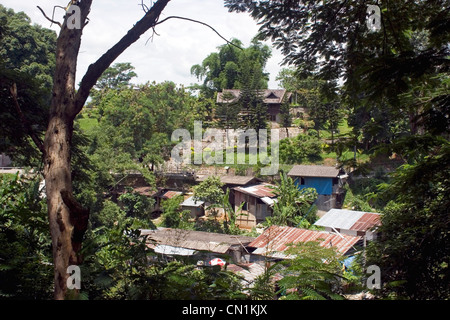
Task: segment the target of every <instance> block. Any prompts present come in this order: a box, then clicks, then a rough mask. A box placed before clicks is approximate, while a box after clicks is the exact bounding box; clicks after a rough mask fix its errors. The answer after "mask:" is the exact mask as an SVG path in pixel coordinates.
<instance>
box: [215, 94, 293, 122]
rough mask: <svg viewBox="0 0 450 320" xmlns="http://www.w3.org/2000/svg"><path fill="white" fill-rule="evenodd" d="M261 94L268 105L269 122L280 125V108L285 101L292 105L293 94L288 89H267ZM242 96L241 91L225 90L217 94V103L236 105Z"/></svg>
mask: <svg viewBox="0 0 450 320" xmlns="http://www.w3.org/2000/svg"><path fill="white" fill-rule="evenodd" d="M261 92H262V96H263V102H264V103H265V104H266V105H267V120H269V121H271V122H273V123H280V122H281V116H280V107H281V105H282V104H283V102H285V101H287V102H288V103H291V100H292V99H291V98H292V94H291V93H290V92H287V91H286V89H265V90H261ZM240 94H241V90H239V89H224V90H223V91H222V92H219V93H218V94H217V100H216V102H217V103H218V104H225V103H235V102H237V101H238V100H239V96H240ZM297 112H298V111H297Z"/></svg>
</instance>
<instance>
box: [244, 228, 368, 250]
mask: <svg viewBox="0 0 450 320" xmlns="http://www.w3.org/2000/svg"><path fill="white" fill-rule="evenodd" d="M360 239H361V237H354V236H349V235H338V234H334V233H330V232H325V231H316V230H307V229H299V228H293V227H286V226H271V227H269V228H268V229H266V230H265V231H264V232H263V233H262V234H261V235H260V236H259V237H257V238H256V239H255V240H254V241H252V242H251V243H250V244H249V247H253V248H257V249H256V250H255V251H254V252H253V253H254V254H267V255H269V256H271V257H280V258H281V257H283V256H284V254H283V251H285V250H286V249H287V248H288V244H293V243H294V244H295V243H299V242H309V241H320V245H321V246H322V247H327V246H332V247H335V248H336V249H337V250H338V251H339V252H341V253H342V254H345V253H346V252H347V251H348V250H350V249H351V248H352V246H354V245H355V244H356V243H357V242H358V241H359V240H360Z"/></svg>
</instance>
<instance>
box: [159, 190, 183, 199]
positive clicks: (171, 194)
mask: <svg viewBox="0 0 450 320" xmlns="http://www.w3.org/2000/svg"><path fill="white" fill-rule="evenodd" d="M182 194H183V192H181V191H167V192H165V193H164V194H163V195H162V196H161V198H163V199H172V198H173V197H176V196H179V195H182Z"/></svg>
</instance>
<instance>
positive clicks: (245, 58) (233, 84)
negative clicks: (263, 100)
mask: <svg viewBox="0 0 450 320" xmlns="http://www.w3.org/2000/svg"><path fill="white" fill-rule="evenodd" d="M231 42H232V43H233V44H234V45H223V46H220V47H218V50H219V52H214V53H211V54H210V55H208V57H206V58H205V59H204V60H203V62H202V64H201V65H199V64H197V65H194V66H192V68H191V74H192V75H194V76H196V77H197V79H198V80H203V84H202V85H200V86H197V87H196V88H197V89H200V92H201V93H202V95H204V96H206V97H208V98H212V97H213V96H214V93H216V92H220V91H222V90H223V89H240V88H242V87H243V86H244V85H246V83H245V82H243V78H242V74H243V73H244V71H243V69H244V68H247V69H248V68H250V69H251V70H253V71H254V72H255V77H257V78H258V80H257V81H258V87H259V88H267V83H268V81H269V77H268V74H266V73H264V72H263V69H264V67H265V65H266V62H267V60H268V59H269V57H270V55H271V52H270V49H269V47H268V46H266V45H263V44H262V43H261V42H259V41H258V40H257V39H253V40H252V43H251V45H250V46H249V47H248V48H242V49H240V48H241V47H242V42H241V41H239V40H238V39H233V40H232V41H231Z"/></svg>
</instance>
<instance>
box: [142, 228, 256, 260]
mask: <svg viewBox="0 0 450 320" xmlns="http://www.w3.org/2000/svg"><path fill="white" fill-rule="evenodd" d="M141 236H146V237H147V246H148V247H149V248H150V249H153V250H154V251H155V252H156V253H158V254H161V255H163V256H187V257H192V258H193V259H194V260H198V259H201V260H205V261H209V260H211V259H214V258H215V257H218V256H227V257H229V259H230V262H232V263H241V262H248V261H246V260H245V256H246V255H247V254H248V251H247V248H246V247H247V245H248V244H249V243H250V242H252V241H253V240H254V239H255V238H253V237H247V236H241V235H230V234H223V233H213V232H204V231H194V230H184V229H172V228H158V229H156V230H149V229H143V230H141Z"/></svg>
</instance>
